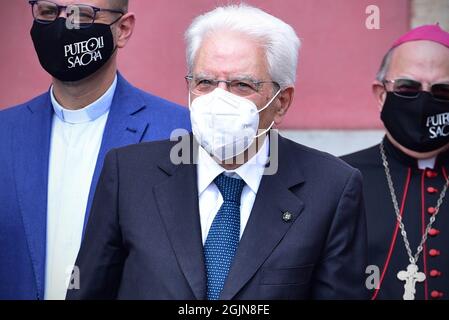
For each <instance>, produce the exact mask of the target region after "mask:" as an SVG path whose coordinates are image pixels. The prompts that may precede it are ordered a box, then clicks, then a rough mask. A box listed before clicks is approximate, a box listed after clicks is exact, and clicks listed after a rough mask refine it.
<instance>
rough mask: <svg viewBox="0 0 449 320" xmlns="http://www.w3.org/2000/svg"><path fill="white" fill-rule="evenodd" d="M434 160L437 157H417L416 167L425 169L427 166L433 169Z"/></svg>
mask: <svg viewBox="0 0 449 320" xmlns="http://www.w3.org/2000/svg"><path fill="white" fill-rule="evenodd" d="M436 161H437V157H433V158H430V159H418V168H419V169H421V170H425V169H427V168H429V169H433V168H434V167H435V162H436Z"/></svg>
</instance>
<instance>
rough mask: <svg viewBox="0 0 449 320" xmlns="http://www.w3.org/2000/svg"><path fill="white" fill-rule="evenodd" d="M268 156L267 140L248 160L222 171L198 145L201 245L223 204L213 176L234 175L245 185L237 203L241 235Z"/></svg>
mask: <svg viewBox="0 0 449 320" xmlns="http://www.w3.org/2000/svg"><path fill="white" fill-rule="evenodd" d="M268 157H269V139H268V138H266V139H265V141H264V143H263V145H262V147H261V148H260V149H259V151H258V152H257V153H256V155H255V156H254V157H252V158H251V159H250V160H249V161H248V162H246V163H245V164H243V165H242V166H240V167H239V168H237V169H235V170H231V171H228V170H225V169H224V168H223V167H222V166H220V165H219V164H218V163H217V162H216V161H215V160H214V159H213V158H212V157H211V156H210V155H209V154H208V153H207V152H206V151H205V150H204V149H203V148H202V147H201V146H200V147H199V152H198V166H197V174H198V197H199V199H198V200H199V209H200V221H201V233H202V239H203V245H204V243H205V242H206V239H207V235H208V233H209V229H210V227H211V226H212V222H213V221H214V218H215V216H216V215H217V213H218V210H219V209H220V207H221V205H222V204H223V197H222V195H221V193H220V191H219V190H218V188H217V186H216V185H215V183H214V179H215V178H216V177H217V176H219V175H220V174H222V173H224V174H225V175H228V176H230V177H233V178H238V179H243V181H245V187H244V188H243V191H242V197H241V204H240V238H241V237H242V235H243V231H244V230H245V227H246V224H247V222H248V219H249V216H250V214H251V210H252V208H253V205H254V200H255V199H256V195H257V191H258V190H259V185H260V181H261V180H262V176H263V173H264V170H265V166H266V164H267V162H268Z"/></svg>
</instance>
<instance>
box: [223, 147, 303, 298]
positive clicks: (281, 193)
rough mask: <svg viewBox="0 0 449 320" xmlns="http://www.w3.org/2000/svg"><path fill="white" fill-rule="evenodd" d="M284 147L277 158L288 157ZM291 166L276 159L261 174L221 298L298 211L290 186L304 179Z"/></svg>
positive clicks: (243, 279)
mask: <svg viewBox="0 0 449 320" xmlns="http://www.w3.org/2000/svg"><path fill="white" fill-rule="evenodd" d="M280 139H282V138H280ZM270 140H271V141H270V149H271V150H273V147H275V143H276V140H275V139H271V138H270ZM279 141H280V142H282V140H279ZM285 149H286V148H283V147H282V143H280V144H279V159H284V160H288V154H287V153H288V150H285ZM272 155H273V153H272ZM271 161H273V158H272V160H271ZM280 162H281V160H280ZM295 167H297V165H296V166H295V165H294V164H293V163H287V161H283V163H279V171H278V173H276V174H275V175H264V177H263V178H262V181H261V184H260V187H259V190H258V192H257V197H256V201H255V203H254V206H253V209H252V211H251V215H250V219H249V221H248V224H247V226H246V229H245V231H244V233H243V236H242V239H241V240H240V243H239V247H238V249H237V252H236V256H235V258H234V262H233V264H232V266H231V270H230V271H229V274H228V277H227V280H226V282H225V286H224V288H223V291H222V294H221V299H223V300H230V299H232V298H233V297H234V296H235V295H236V294H237V293H238V292H239V291H240V289H242V287H243V286H244V285H245V284H246V283H247V282H248V281H249V280H250V279H251V277H252V276H253V275H254V274H255V273H256V272H257V270H258V269H259V268H260V266H261V265H262V264H263V263H264V261H265V260H266V259H267V258H268V257H269V256H270V254H271V253H272V251H273V250H274V249H275V247H276V246H277V245H278V244H279V242H280V241H281V240H282V239H283V237H284V235H285V234H286V233H287V231H288V230H289V229H290V227H291V226H292V224H293V223H294V222H295V220H296V219H297V218H298V216H299V215H300V214H301V212H302V210H303V207H304V203H303V202H302V201H301V200H300V199H299V198H298V197H297V196H296V195H295V194H294V193H293V192H292V191H291V190H290V189H291V187H293V186H296V185H298V184H301V183H302V182H303V181H304V179H303V177H302V174H301V172H299V171H296V172H295V170H294V168H295ZM287 212H288V213H290V214H291V216H290V219H289V220H288V221H284V219H283V218H284V214H285V213H287Z"/></svg>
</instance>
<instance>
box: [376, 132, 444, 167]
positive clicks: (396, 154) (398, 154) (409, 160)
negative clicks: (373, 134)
mask: <svg viewBox="0 0 449 320" xmlns="http://www.w3.org/2000/svg"><path fill="white" fill-rule="evenodd" d="M383 141H384V146H385V151H386V153H387V156H391V157H392V158H393V160H394V161H396V162H399V163H400V164H402V165H406V166H408V167H411V168H414V169H421V170H423V168H425V167H428V168H429V169H435V168H437V167H439V166H441V165H447V163H449V151H444V152H442V153H440V154H439V155H438V156H437V157H436V158H433V159H426V160H424V161H418V160H417V159H415V158H413V157H411V156H409V155H407V154H405V153H404V152H402V151H401V150H399V148H397V147H395V146H394V145H393V143H392V142H391V141H390V139H388V137H387V136H385V137H384V139H383Z"/></svg>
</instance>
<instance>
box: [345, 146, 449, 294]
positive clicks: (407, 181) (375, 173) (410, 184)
mask: <svg viewBox="0 0 449 320" xmlns="http://www.w3.org/2000/svg"><path fill="white" fill-rule="evenodd" d="M384 145H385V151H386V156H387V160H388V162H389V166H390V171H391V175H392V179H393V184H394V187H395V190H396V197H397V201H398V205H399V208H403V209H402V215H403V218H402V219H403V222H404V225H405V229H406V231H407V235H408V239H409V242H410V247H411V249H412V253H413V255H415V253H416V249H417V247H418V245H419V242H420V241H421V238H422V235H423V233H424V230H425V229H426V226H427V224H428V222H429V219H430V217H431V216H432V214H433V213H434V207H435V206H436V204H437V200H438V198H439V195H440V192H441V190H442V189H443V187H444V184H445V181H446V179H447V174H448V173H449V152H445V153H442V154H440V155H439V156H438V157H437V160H436V164H435V167H434V168H433V169H432V170H431V169H426V170H420V169H419V168H418V165H417V161H416V159H414V158H411V157H409V156H407V155H405V154H404V153H403V152H401V151H400V150H398V149H397V148H396V147H394V146H393V145H392V144H391V143H390V142H389V140H388V139H387V138H384ZM342 159H343V160H344V161H346V162H347V163H349V164H350V165H351V166H353V167H355V168H357V169H359V170H360V171H361V172H362V174H363V179H364V197H365V205H366V214H367V224H368V246H369V252H368V259H369V260H368V264H369V265H375V266H378V267H379V269H380V275H381V283H380V288H379V290H375V289H372V290H371V293H372V297H373V299H402V296H403V294H404V284H405V282H403V281H401V280H399V279H398V278H397V273H398V272H399V271H401V270H406V269H407V266H408V265H409V263H410V262H409V258H408V255H407V252H406V249H405V245H404V240H403V238H402V235H401V230H400V229H399V226H398V223H397V219H396V215H395V211H394V207H393V202H392V199H391V195H390V191H389V188H388V183H387V179H386V175H385V170H384V166H383V164H382V160H381V159H382V158H381V154H380V147H379V145H377V146H374V147H372V148H369V149H366V150H362V151H359V152H356V153H353V154H350V155H347V156H344V157H342ZM417 265H418V266H419V271H421V272H424V273H425V274H426V280H425V281H424V282H419V283H416V295H415V299H429V300H434V299H448V298H449V191H448V194H447V195H446V197H445V198H444V200H443V204H442V205H441V207H440V211H439V213H438V215H437V216H436V221H435V223H434V224H433V227H432V230H431V231H430V232H429V236H428V240H427V242H426V245H425V246H424V250H423V252H422V253H421V255H420V256H419V261H418V263H417ZM367 276H368V274H367Z"/></svg>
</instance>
